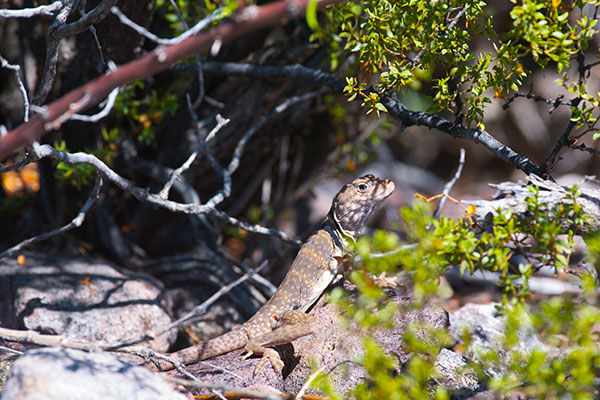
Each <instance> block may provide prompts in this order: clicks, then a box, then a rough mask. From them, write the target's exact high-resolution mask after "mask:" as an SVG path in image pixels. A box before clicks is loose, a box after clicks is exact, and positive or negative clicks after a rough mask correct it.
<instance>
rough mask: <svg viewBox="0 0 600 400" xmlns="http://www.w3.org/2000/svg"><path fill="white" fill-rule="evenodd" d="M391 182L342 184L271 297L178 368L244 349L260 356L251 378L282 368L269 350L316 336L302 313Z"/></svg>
mask: <svg viewBox="0 0 600 400" xmlns="http://www.w3.org/2000/svg"><path fill="white" fill-rule="evenodd" d="M394 188H395V185H394V183H393V182H392V181H390V180H387V179H381V178H378V177H376V176H373V175H371V174H369V175H365V176H363V177H360V178H357V179H355V180H354V181H353V182H352V183H350V184H346V185H344V186H343V187H342V189H341V190H340V191H339V192H338V193H337V195H336V196H335V198H334V199H333V202H332V204H331V209H330V210H329V213H328V214H327V217H326V218H325V221H324V222H323V224H322V225H321V227H320V229H319V230H317V231H316V232H315V233H314V234H312V235H311V236H310V237H309V238H308V239H307V240H306V242H305V243H304V245H303V246H302V248H301V249H300V250H299V252H298V254H297V255H296V258H295V259H294V261H293V263H292V266H291V267H290V269H289V271H288V273H287V275H286V276H285V278H284V279H283V282H281V285H280V286H279V288H278V289H277V291H276V292H275V294H273V297H271V299H270V300H269V301H268V302H267V303H266V304H265V305H264V306H262V308H260V309H259V310H258V311H257V312H256V314H254V316H252V317H251V318H250V319H249V320H248V321H246V322H245V323H244V324H242V325H240V326H239V327H237V328H235V329H233V330H231V331H230V332H228V333H225V334H223V335H221V336H218V337H216V338H214V339H211V340H208V341H206V342H204V343H200V344H197V345H195V346H192V347H188V348H185V349H182V350H179V351H177V352H175V353H172V354H170V357H171V358H172V359H173V360H175V361H177V362H182V363H193V362H195V361H200V360H206V359H209V358H212V357H215V356H218V355H221V354H225V353H229V352H230V351H234V350H237V349H241V348H244V349H245V350H246V351H247V352H248V353H247V354H246V356H245V357H248V356H250V355H252V354H263V359H262V360H261V361H260V363H259V364H258V366H257V367H256V369H255V371H254V373H255V374H256V372H257V371H258V370H259V369H260V367H261V366H262V365H263V363H264V362H265V361H266V360H267V359H268V360H269V361H270V362H271V365H272V366H273V368H274V369H275V370H276V371H277V372H280V371H281V369H282V368H283V362H282V361H281V359H280V357H279V354H278V353H277V352H276V351H275V350H274V349H272V348H270V347H271V346H276V345H280V344H284V343H289V342H291V341H293V340H295V339H298V338H300V337H302V336H306V335H309V334H311V333H312V332H314V330H315V329H316V323H315V321H314V318H313V317H312V316H309V315H308V314H306V311H307V310H308V309H309V308H310V306H311V305H312V304H314V302H315V301H316V300H317V299H318V298H319V297H320V296H321V294H323V292H324V291H325V289H327V287H328V286H329V285H330V284H331V283H332V282H334V281H335V280H336V277H340V276H341V275H340V274H341V273H342V272H343V260H342V259H343V256H344V248H345V247H346V246H347V244H348V240H354V239H355V238H356V237H357V236H358V235H359V233H360V231H361V230H362V229H363V227H364V225H365V223H366V221H367V219H368V218H369V217H370V216H371V215H372V214H373V213H374V212H375V210H377V208H378V207H379V206H380V205H381V203H382V202H383V201H384V200H385V199H387V198H388V197H389V196H390V195H391V194H392V192H393V191H394ZM143 365H144V366H145V367H147V368H149V369H152V370H155V371H158V370H163V371H164V370H170V369H173V368H174V365H173V364H172V363H170V362H168V361H165V360H156V361H147V362H145V363H144V364H143Z"/></svg>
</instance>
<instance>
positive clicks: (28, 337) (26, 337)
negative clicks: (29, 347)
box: [0, 327, 100, 351]
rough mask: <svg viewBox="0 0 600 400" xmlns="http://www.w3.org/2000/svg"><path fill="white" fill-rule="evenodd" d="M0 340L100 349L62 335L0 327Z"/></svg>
mask: <svg viewBox="0 0 600 400" xmlns="http://www.w3.org/2000/svg"><path fill="white" fill-rule="evenodd" d="M0 338H2V339H3V340H6V341H8V342H17V343H28V344H35V345H38V346H61V347H69V348H72V349H81V350H92V351H98V350H99V349H100V346H99V345H97V344H96V343H88V342H84V341H80V340H73V339H69V338H68V337H66V336H63V335H45V334H41V333H38V332H35V331H22V330H16V329H8V328H3V327H0Z"/></svg>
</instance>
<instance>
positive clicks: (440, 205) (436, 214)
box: [433, 149, 465, 219]
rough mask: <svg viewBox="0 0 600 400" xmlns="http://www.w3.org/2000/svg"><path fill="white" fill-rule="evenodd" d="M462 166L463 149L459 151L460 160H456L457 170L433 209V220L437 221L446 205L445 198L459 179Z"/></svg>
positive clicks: (463, 160) (463, 159)
mask: <svg viewBox="0 0 600 400" xmlns="http://www.w3.org/2000/svg"><path fill="white" fill-rule="evenodd" d="M464 165H465V149H460V158H459V160H458V168H457V169H456V173H455V174H454V176H453V177H452V179H450V181H449V182H448V183H446V184H445V185H444V190H443V191H442V194H443V196H442V198H441V199H440V202H439V203H438V205H437V207H436V208H435V211H434V212H433V218H435V219H438V218H439V217H440V212H441V211H442V208H443V207H444V204H446V198H447V196H448V195H449V194H450V190H452V187H453V186H454V184H455V183H456V181H457V180H458V178H460V174H461V173H462V169H463V166H464Z"/></svg>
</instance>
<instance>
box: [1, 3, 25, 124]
mask: <svg viewBox="0 0 600 400" xmlns="http://www.w3.org/2000/svg"><path fill="white" fill-rule="evenodd" d="M0 11H2V10H0ZM0 67H2V68H8V69H11V70H13V71H14V72H15V78H16V79H17V86H19V91H20V92H21V96H23V104H24V106H25V111H24V115H23V121H25V122H27V121H28V120H29V97H28V96H27V90H26V89H25V85H24V84H23V81H22V80H21V76H20V75H19V71H20V70H21V67H19V66H18V65H13V64H10V63H9V62H8V61H7V60H5V59H4V58H3V57H2V56H0Z"/></svg>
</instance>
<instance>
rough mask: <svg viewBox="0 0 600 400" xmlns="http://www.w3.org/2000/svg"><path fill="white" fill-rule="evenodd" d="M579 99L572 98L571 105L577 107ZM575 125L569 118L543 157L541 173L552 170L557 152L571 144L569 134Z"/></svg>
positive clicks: (571, 140)
mask: <svg viewBox="0 0 600 400" xmlns="http://www.w3.org/2000/svg"><path fill="white" fill-rule="evenodd" d="M581 100H582V99H581V97H576V98H574V99H572V100H571V106H572V107H577V106H578V105H579V103H580V102H581ZM571 115H572V116H574V113H571ZM576 126H577V122H576V121H572V120H569V122H568V123H567V126H566V127H565V129H564V131H563V133H562V135H560V138H558V140H557V141H556V144H555V145H554V147H553V148H552V151H551V152H550V153H549V154H548V155H547V156H546V158H544V161H543V162H542V172H543V175H546V174H550V172H551V171H552V168H554V165H556V161H557V157H558V153H559V152H560V150H561V149H562V148H563V147H565V146H567V147H568V146H571V145H572V144H573V143H574V141H573V139H571V138H570V135H571V132H572V131H573V129H575V127H576Z"/></svg>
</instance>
